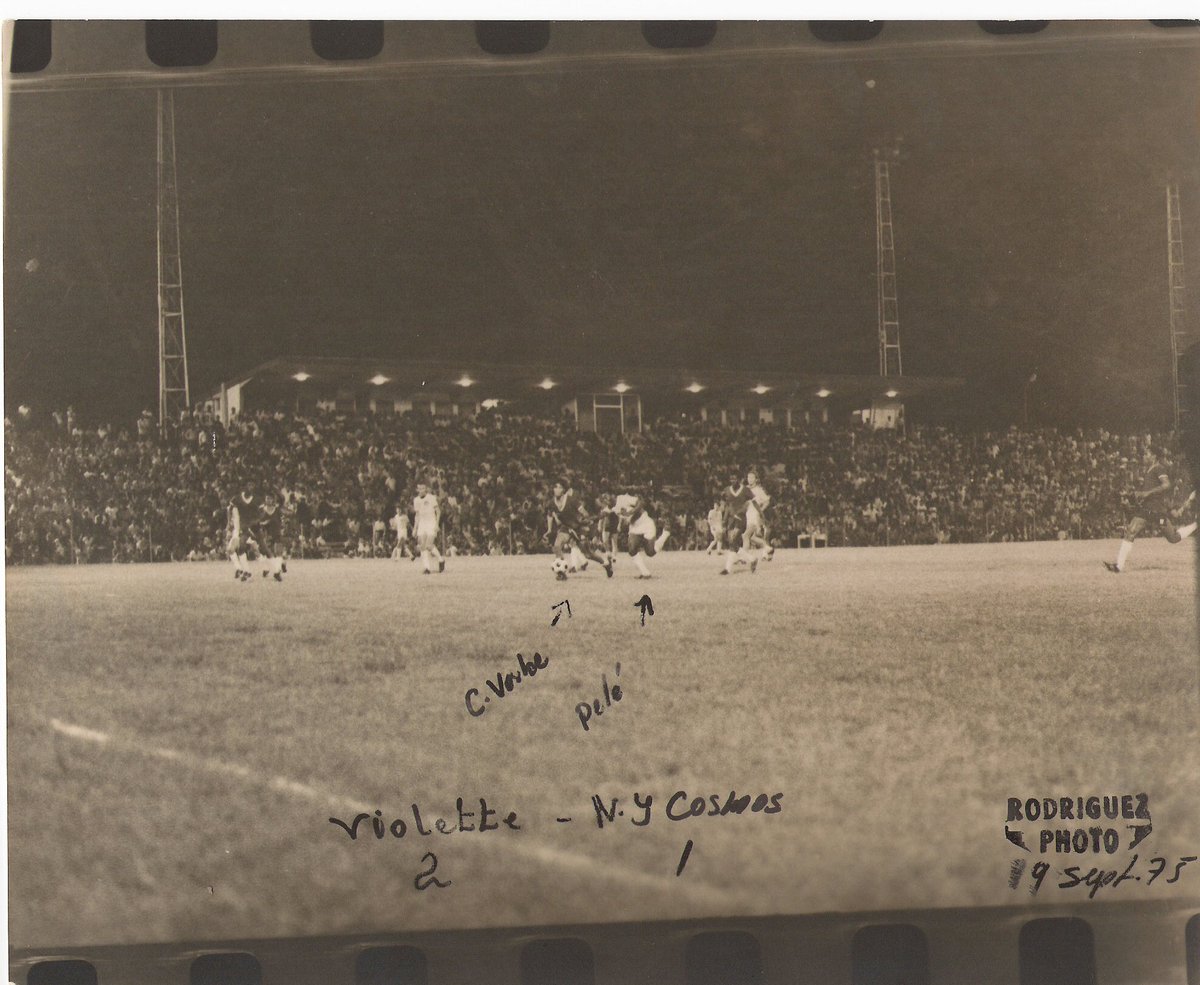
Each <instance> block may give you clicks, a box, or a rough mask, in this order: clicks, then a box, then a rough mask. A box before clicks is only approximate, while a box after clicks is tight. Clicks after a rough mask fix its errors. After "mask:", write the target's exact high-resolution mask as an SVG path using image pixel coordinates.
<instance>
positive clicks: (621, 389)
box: [613, 380, 629, 393]
mask: <svg viewBox="0 0 1200 985" xmlns="http://www.w3.org/2000/svg"><path fill="white" fill-rule="evenodd" d="M613 389H614V390H616V391H617V393H626V392H628V390H629V384H628V383H626V382H625V381H624V380H622V381H621V382H620V383H618V384H617V385H616V386H615V387H613Z"/></svg>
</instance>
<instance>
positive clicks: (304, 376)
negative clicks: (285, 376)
mask: <svg viewBox="0 0 1200 985" xmlns="http://www.w3.org/2000/svg"><path fill="white" fill-rule="evenodd" d="M292 379H293V380H296V381H297V382H298V383H303V382H304V381H305V380H311V379H312V373H306V372H304V370H300V372H299V373H293V374H292Z"/></svg>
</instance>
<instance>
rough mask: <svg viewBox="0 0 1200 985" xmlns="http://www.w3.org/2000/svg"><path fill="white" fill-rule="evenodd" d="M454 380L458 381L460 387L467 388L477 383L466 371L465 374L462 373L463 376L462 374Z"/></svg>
mask: <svg viewBox="0 0 1200 985" xmlns="http://www.w3.org/2000/svg"><path fill="white" fill-rule="evenodd" d="M454 382H455V383H457V384H458V385H459V386H460V387H462V388H463V389H466V388H467V387H469V386H474V385H475V381H474V380H473V379H471V377H469V376H468V375H467V374H466V373H463V375H462V376H460V377H459V378H458V379H457V380H455V381H454Z"/></svg>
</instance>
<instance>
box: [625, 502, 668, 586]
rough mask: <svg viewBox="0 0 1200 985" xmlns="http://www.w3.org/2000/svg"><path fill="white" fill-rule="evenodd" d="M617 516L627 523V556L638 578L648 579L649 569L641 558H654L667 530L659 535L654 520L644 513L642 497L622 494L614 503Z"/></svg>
mask: <svg viewBox="0 0 1200 985" xmlns="http://www.w3.org/2000/svg"><path fill="white" fill-rule="evenodd" d="M616 511H617V515H618V516H619V517H621V518H622V520H625V519H628V521H629V556H630V557H631V558H633V564H634V567H636V568H637V569H638V578H649V577H650V569H649V568H647V567H646V562H645V561H644V560H643V558H647V557H654V555H655V554H657V553H658V552H659V551H660V550H662V546H663V544H665V543H666V542H667V538H668V537H669V536H671V533H670V531H669V530H664V531H663V532H662V534H661V535H660V534H659V533H658V527H657V526H656V525H655V523H654V518H653V517H651V516H650V514H649V513H647V512H646V507H645V504H644V503H643V501H642V497H641V496H639V495H637V494H636V493H622V494H621V495H620V496H618V497H617V501H616Z"/></svg>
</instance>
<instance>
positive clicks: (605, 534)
mask: <svg viewBox="0 0 1200 985" xmlns="http://www.w3.org/2000/svg"><path fill="white" fill-rule="evenodd" d="M596 505H597V506H598V507H599V508H600V516H599V517H598V518H597V520H596V531H597V533H598V534H599V537H600V549H601V550H602V551H603V552H604V555H605V557H606V558H607V559H608V562H609V564H615V563H616V559H617V553H618V552H619V551H620V549H621V548H620V537H621V516H620V514H619V513H618V512H617V507H616V501H615V499H614V497H613V496H612V494H611V493H603V494H601V495H600V497H599V498H597V500H596Z"/></svg>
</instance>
